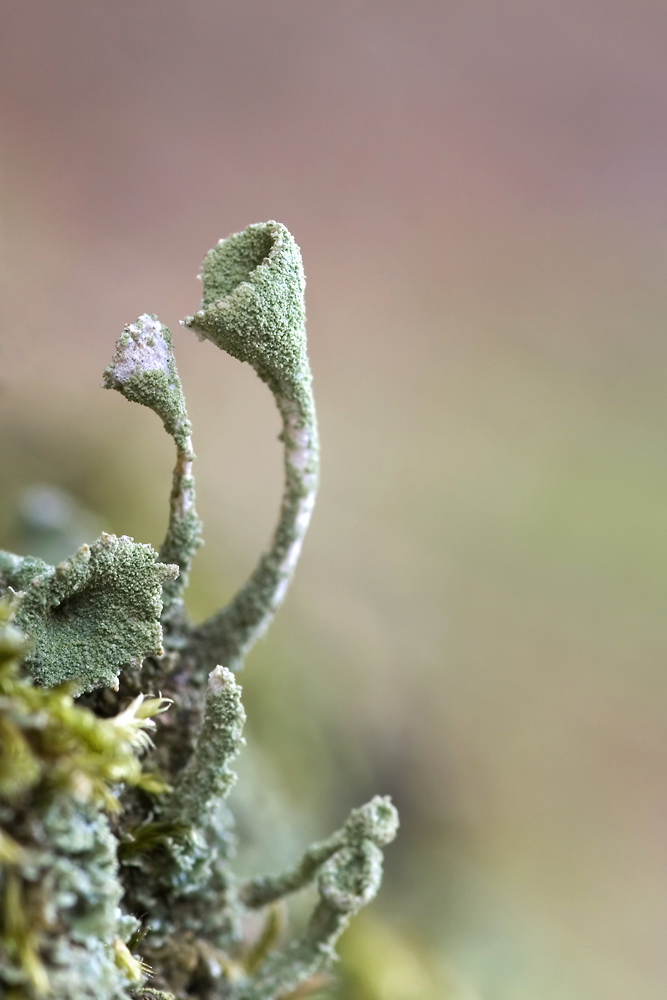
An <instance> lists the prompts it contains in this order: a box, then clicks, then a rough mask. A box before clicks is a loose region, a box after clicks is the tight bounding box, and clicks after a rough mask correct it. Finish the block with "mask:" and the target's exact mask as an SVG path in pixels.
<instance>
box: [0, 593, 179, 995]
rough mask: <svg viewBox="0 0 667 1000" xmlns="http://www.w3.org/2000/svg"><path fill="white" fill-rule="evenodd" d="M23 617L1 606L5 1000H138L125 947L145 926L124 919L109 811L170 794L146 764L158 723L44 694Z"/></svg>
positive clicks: (138, 974) (0, 951)
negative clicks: (128, 793)
mask: <svg viewBox="0 0 667 1000" xmlns="http://www.w3.org/2000/svg"><path fill="white" fill-rule="evenodd" d="M12 611H13V609H12V607H11V605H10V604H9V603H8V602H7V601H4V602H2V603H0V899H1V900H2V914H1V917H0V995H2V996H7V997H8V998H15V1000H18V998H19V997H20V998H22V1000H33V998H34V1000H36V998H38V997H42V996H50V997H57V998H58V1000H127V998H128V997H129V990H130V988H131V987H132V986H133V985H138V984H139V983H141V982H142V980H143V978H144V975H143V971H142V966H141V963H140V961H139V960H138V959H137V958H135V957H133V956H132V955H131V953H130V952H129V950H128V948H127V945H126V944H125V942H126V941H128V940H129V938H130V936H131V935H132V934H133V932H134V931H135V930H136V927H137V921H136V919H135V918H134V917H132V916H131V915H129V914H126V913H124V912H123V911H122V910H121V899H122V896H123V892H124V889H123V886H122V883H121V881H120V879H119V870H118V863H117V858H116V852H117V845H118V842H117V839H116V837H115V836H114V834H113V832H112V829H111V825H110V822H109V819H108V816H107V815H106V812H108V811H109V810H110V811H112V812H115V811H116V810H117V809H118V808H119V803H118V798H117V795H116V789H118V788H119V787H120V785H121V783H126V784H131V785H135V786H137V787H143V788H144V789H145V790H147V791H151V792H160V791H161V792H164V791H165V790H166V788H165V786H164V784H163V783H162V782H160V781H159V780H158V779H156V778H155V777H154V776H151V775H149V774H146V773H144V772H142V769H141V765H140V763H139V761H138V759H137V756H136V750H137V749H141V748H143V749H145V748H146V745H147V744H146V738H145V729H146V727H149V728H150V727H151V726H153V725H154V724H153V723H152V722H151V721H150V719H149V718H148V716H147V714H146V710H147V706H146V705H143V704H142V703H138V704H136V705H134V706H133V708H132V709H131V710H129V711H126V712H125V713H123V715H122V716H121V717H118V718H116V719H108V720H107V719H98V718H97V717H96V716H95V715H93V713H92V712H89V711H88V710H87V709H85V708H81V707H79V706H78V705H76V704H75V703H74V702H73V700H72V698H71V696H70V694H68V693H67V692H66V691H65V690H63V689H57V690H48V689H45V688H38V687H35V686H34V685H33V684H32V682H31V680H30V677H29V675H28V674H27V673H26V672H24V671H23V669H22V667H21V660H22V657H23V655H24V654H25V651H26V648H27V646H26V643H25V640H24V639H23V636H22V635H21V633H20V632H19V631H18V630H17V629H16V628H15V627H14V626H13V625H12V624H11V620H10V619H11V616H12ZM142 701H143V700H142ZM162 707H163V706H162V705H161V704H159V705H158V704H152V705H150V706H148V711H150V710H153V709H154V710H158V711H159V710H160V709H161V708H162ZM141 734H143V738H142V735H141ZM105 810H106V812H105ZM2 848H4V849H2ZM119 955H122V956H124V957H125V961H124V962H121V963H119Z"/></svg>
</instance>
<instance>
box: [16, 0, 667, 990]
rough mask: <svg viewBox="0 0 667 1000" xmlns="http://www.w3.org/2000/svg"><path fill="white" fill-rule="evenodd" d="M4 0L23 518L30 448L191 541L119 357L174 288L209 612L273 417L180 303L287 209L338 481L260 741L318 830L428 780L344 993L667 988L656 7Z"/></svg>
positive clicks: (262, 652)
mask: <svg viewBox="0 0 667 1000" xmlns="http://www.w3.org/2000/svg"><path fill="white" fill-rule="evenodd" d="M0 23H1V25H2V27H1V30H0V114H1V118H2V133H1V147H0V227H1V240H2V245H1V247H0V299H1V307H0V324H1V325H0V330H1V345H0V380H1V384H0V467H1V468H2V478H3V488H2V496H1V501H0V544H3V545H5V546H8V547H11V546H14V545H21V544H23V543H22V542H21V539H20V538H19V540H18V541H17V532H18V533H19V534H20V531H19V529H18V528H17V519H16V518H17V515H16V511H17V504H18V503H19V496H20V494H21V491H22V490H25V488H26V487H29V486H34V485H35V484H38V483H42V484H43V483H48V484H54V485H56V486H58V487H60V488H62V489H64V490H66V491H68V493H69V494H70V495H71V496H72V497H74V498H75V500H76V502H78V503H80V504H82V505H84V506H85V507H86V508H88V509H89V510H90V511H92V515H91V516H92V520H87V521H85V525H86V530H89V531H92V532H93V536H94V533H95V532H96V531H97V530H98V527H99V525H101V526H102V527H104V528H106V529H107V530H110V531H115V532H117V533H127V534H131V535H133V536H135V537H136V538H137V539H138V540H141V541H150V542H153V543H154V544H159V542H160V540H161V537H162V534H163V531H164V528H165V525H166V514H167V495H168V490H169V485H170V474H171V464H172V451H171V447H170V442H169V440H168V439H167V438H166V436H165V435H164V434H163V432H162V430H161V428H160V426H159V421H157V419H156V418H155V416H154V415H153V414H151V413H149V412H148V411H145V410H140V409H139V408H137V407H133V406H131V405H130V404H128V403H127V402H125V401H124V400H122V399H121V398H120V397H119V396H118V395H117V394H113V393H105V392H103V391H102V390H101V388H100V384H101V374H102V370H103V369H104V367H105V365H106V364H107V363H108V361H109V360H110V357H111V354H112V350H113V344H114V341H115V339H116V337H117V336H118V335H119V333H120V332H121V330H122V327H123V325H124V324H125V323H127V322H131V321H133V320H134V319H135V318H136V316H137V315H138V314H139V313H142V312H144V311H148V312H157V313H158V315H159V317H160V319H161V320H162V321H163V322H164V323H166V324H167V325H168V326H170V327H171V328H172V329H173V330H174V332H175V338H176V349H177V357H178V362H179V366H180V370H181V375H182V378H183V381H184V384H185V389H186V393H187V395H188V400H189V405H190V414H191V417H192V419H193V423H194V435H195V446H196V449H197V452H198V456H199V458H198V462H197V474H198V494H199V502H200V511H201V513H202V516H203V518H204V522H205V529H206V538H207V544H206V548H205V549H204V550H202V552H201V554H200V555H199V557H198V561H197V563H196V570H195V572H194V574H193V585H192V588H191V591H190V606H191V610H192V613H193V615H194V616H195V617H197V618H200V617H202V616H204V615H207V614H209V613H210V612H211V611H212V610H214V609H215V608H216V607H218V606H219V604H220V603H221V602H222V601H224V600H226V599H227V598H228V597H229V596H230V595H231V593H232V592H233V590H234V589H235V588H236V586H238V584H239V583H240V582H242V581H243V579H244V578H245V576H246V574H247V573H248V572H249V570H250V569H251V567H252V565H253V564H254V561H255V559H256V557H257V555H258V553H259V551H260V550H261V548H262V546H263V545H264V544H265V542H266V541H267V540H268V537H269V535H270V532H271V530H272V526H273V523H274V519H275V515H276V511H277V506H278V502H279V496H280V489H281V450H280V445H279V444H278V442H277V440H276V435H277V433H278V430H279V425H278V418H277V415H276V413H275V412H274V409H273V404H272V401H271V399H270V396H269V394H268V392H266V390H265V387H264V386H262V385H261V384H260V383H259V381H258V380H257V379H256V378H255V376H254V373H253V372H252V371H251V370H250V368H248V367H247V366H241V365H239V364H238V363H236V362H234V361H232V360H230V359H228V358H226V357H225V356H223V355H221V354H220V353H219V352H217V351H216V350H215V349H214V348H213V347H212V345H210V344H198V343H197V342H196V341H195V339H194V338H193V337H192V336H191V335H190V334H188V333H186V332H185V331H182V330H180V329H179V327H178V320H179V319H180V318H181V317H183V316H184V315H186V314H187V313H191V312H193V311H194V309H196V307H197V305H198V302H199V295H200V285H199V283H198V282H197V281H196V279H195V275H196V274H197V271H198V268H199V263H200V260H201V257H202V255H203V253H204V251H205V250H207V249H208V248H209V247H210V246H211V245H212V244H213V243H214V242H215V241H216V240H217V239H219V238H220V237H224V236H226V235H228V234H229V233H230V232H233V231H235V230H239V229H242V228H244V227H245V226H246V225H247V224H248V223H250V222H258V221H263V220H266V219H270V218H275V219H278V220H280V221H282V222H284V223H285V224H286V225H287V226H288V227H289V229H290V230H291V231H292V232H293V234H294V235H295V237H296V239H297V242H298V243H299V244H300V246H301V248H302V251H303V256H304V260H305V267H306V273H307V277H308V289H307V307H308V316H309V338H310V352H311V359H312V364H313V368H314V372H315V384H316V395H317V398H318V402H319V416H320V423H321V434H322V448H323V477H322V486H321V493H320V500H319V504H318V507H317V509H316V513H315V517H314V520H313V525H312V528H311V532H310V535H309V538H308V540H307V543H306V546H305V550H304V555H303V558H302V561H301V564H300V568H299V572H298V573H297V576H296V581H295V583H294V586H293V588H292V590H291V592H290V595H289V597H288V599H287V602H286V605H285V607H284V609H283V611H282V612H281V614H280V616H279V618H278V620H277V621H276V623H275V624H274V626H273V627H272V629H271V631H270V634H269V636H268V638H267V640H266V641H264V642H263V643H262V644H260V646H259V648H257V649H256V650H255V651H254V652H253V654H252V656H251V658H250V662H249V663H248V666H247V669H246V671H245V673H244V677H243V683H244V687H245V691H246V698H247V707H248V712H249V720H250V721H249V728H250V737H251V743H252V745H253V746H254V747H255V751H256V752H259V753H260V754H262V755H263V756H264V758H265V760H266V761H267V762H268V763H267V765H266V767H265V768H264V774H266V773H267V769H272V770H273V772H274V775H275V777H274V781H275V784H276V785H277V787H278V788H279V789H280V793H281V796H282V797H283V804H284V805H285V804H286V805H285V808H286V809H287V811H288V812H289V813H290V814H291V815H292V816H296V817H298V818H299V821H298V824H296V826H297V827H298V829H297V832H296V833H295V837H296V839H297V841H298V845H301V844H303V843H305V841H306V840H307V838H308V837H309V836H311V835H320V834H324V833H325V832H327V831H328V830H329V828H331V827H332V826H333V825H337V824H338V823H340V821H341V820H342V818H343V817H344V815H345V813H346V810H347V809H348V808H349V807H350V806H351V805H355V804H359V803H360V802H361V801H363V800H364V799H365V798H366V797H368V796H370V795H371V794H373V793H375V792H376V791H379V792H383V793H384V792H386V793H390V794H391V795H393V796H394V799H395V801H396V803H397V805H398V806H399V808H400V811H401V816H402V829H401V834H400V838H399V840H398V841H397V842H396V844H395V845H394V846H393V847H392V848H391V849H390V850H389V851H388V852H387V866H386V867H387V871H386V881H385V886H384V889H383V892H382V894H381V896H380V898H379V899H378V901H377V902H376V903H375V904H373V906H372V907H370V908H369V910H368V911H367V913H366V915H365V916H364V917H363V918H362V919H360V920H359V921H358V924H357V925H356V927H355V928H353V929H352V930H351V931H350V932H349V934H348V936H347V937H346V938H345V939H344V944H343V953H344V960H343V963H342V970H341V976H342V980H341V985H340V986H339V987H336V988H335V989H334V990H333V991H330V993H329V994H327V995H331V996H336V997H340V998H345V1000H534V998H538V997H539V998H540V1000H627V998H629V997H642V1000H658V998H663V997H664V995H665V988H666V987H667V949H665V944H664V941H665V932H666V931H667V903H666V891H665V890H666V888H667V886H666V881H667V880H666V878H665V876H666V874H667V872H666V869H667V852H666V849H665V820H666V819H667V798H666V796H665V778H666V777H667V775H666V770H667V768H666V766H665V750H666V744H667V737H666V733H667V729H666V725H665V723H666V712H665V707H664V702H665V693H666V690H665V689H666V687H667V685H666V682H665V679H664V662H665V653H666V652H667V634H666V631H665V626H664V617H665V616H664V608H665V600H666V599H667V584H666V577H665V564H666V557H667V463H666V458H667V455H666V450H667V403H666V396H665V388H664V387H665V379H666V377H667V342H666V340H665V335H664V331H665V323H666V320H667V295H666V288H665V278H664V274H665V263H666V257H667V194H666V187H665V163H666V159H665V154H666V153H667V149H666V146H667V133H666V131H665V120H666V115H667V74H666V72H665V51H666V48H665V47H666V45H667V8H666V7H665V5H664V3H662V2H660V0H605V2H602V0H584V2H582V0H560V2H559V3H557V4H555V3H548V2H547V0H512V2H509V3H504V4H495V3H491V2H486V3H485V2H480V0H411V2H410V3H408V2H405V0H338V2H336V0H330V2H327V3H325V2H322V0H243V2H229V0H114V2H113V3H105V2H100V0H59V3H57V4H54V3H50V2H47V0H27V2H26V0H3V2H2V4H1V5H0ZM30 496H31V497H32V498H33V500H34V491H33V493H32V494H30ZM63 502H65V501H63ZM95 520H96V524H95V525H93V521H95ZM93 536H91V537H93ZM24 541H25V539H24ZM26 544H27V542H26ZM336 990H337V992H336Z"/></svg>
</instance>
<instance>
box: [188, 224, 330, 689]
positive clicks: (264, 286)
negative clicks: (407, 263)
mask: <svg viewBox="0 0 667 1000" xmlns="http://www.w3.org/2000/svg"><path fill="white" fill-rule="evenodd" d="M201 277H202V280H203V283H204V295H203V301H202V308H201V309H200V310H199V311H198V312H196V313H195V314H194V316H188V317H187V318H186V319H185V320H183V324H184V325H185V326H187V327H189V328H190V329H192V330H194V331H195V333H196V334H197V335H198V336H199V337H200V338H201V339H207V340H210V341H211V342H212V343H214V344H215V345H216V346H217V347H219V348H220V349H221V350H223V351H226V352H227V353H228V354H231V355H232V357H234V358H237V359H238V360H239V361H246V362H248V363H249V364H250V365H252V367H253V368H254V369H255V371H256V372H257V374H258V375H259V377H260V378H261V379H262V381H263V382H265V383H266V384H267V385H268V387H269V388H270V389H271V391H272V393H273V395H274V397H275V400H276V404H277V406H278V410H279V412H280V415H281V417H282V422H283V429H282V434H281V439H282V441H283V443H284V446H285V458H284V468H285V488H284V494H283V501H282V506H281V510H280V517H279V520H278V525H277V528H276V531H275V533H274V537H273V540H272V543H271V545H270V547H269V549H268V550H267V551H266V552H265V553H264V554H263V555H262V557H261V558H260V560H259V562H258V564H257V566H256V568H255V570H254V571H253V573H252V575H251V577H250V579H249V580H248V581H247V583H246V584H245V585H244V586H243V587H242V588H241V589H240V591H239V592H238V594H237V595H236V597H235V598H234V599H233V600H232V601H231V603H230V604H229V605H228V606H227V607H226V608H223V609H222V610H221V611H220V612H218V613H217V614H216V615H214V616H213V617H212V618H210V619H209V620H208V621H207V622H204V623H203V624H202V625H200V626H199V627H198V628H197V629H196V630H195V632H194V635H193V640H192V643H193V648H194V650H195V655H196V657H197V660H198V663H199V667H200V671H208V670H210V669H211V667H212V666H213V665H214V664H215V663H224V664H225V666H228V667H229V668H230V669H232V670H237V669H239V668H240V667H241V665H242V664H243V660H244V658H245V656H246V655H247V653H248V652H249V650H250V648H251V647H252V645H253V643H254V642H255V641H256V639H257V638H258V637H259V636H261V635H262V634H263V633H264V632H265V631H266V629H267V627H268V625H269V623H270V622H271V619H272V618H273V616H274V615H275V613H276V611H277V609H278V607H279V606H280V604H281V603H282V601H283V599H284V596H285V594H286V592H287V588H288V586H289V582H290V580H291V578H292V575H293V573H294V568H295V566H296V563H297V561H298V558H299V555H300V552H301V546H302V543H303V539H304V536H305V533H306V531H307V529H308V525H309V523H310V516H311V514H312V510H313V507H314V504H315V496H316V493H317V486H318V479H319V441H318V434H317V420H316V416H315V402H314V399H313V392H312V376H311V371H310V364H309V361H308V353H307V350H306V312H305V302H304V291H305V277H304V273H303V264H302V262H301V254H300V251H299V248H298V246H297V245H296V243H295V242H294V238H293V237H292V236H291V234H290V233H289V232H288V230H287V229H286V228H285V227H284V226H281V225H280V223H278V222H266V223H263V224H261V225H254V226H248V228H247V229H245V230H244V231H243V232H242V233H234V235H233V236H230V237H229V238H228V239H226V240H220V242H219V243H218V244H217V246H215V247H214V248H213V249H212V250H210V251H209V252H208V253H207V254H206V257H205V258H204V263H203V266H202V274H201Z"/></svg>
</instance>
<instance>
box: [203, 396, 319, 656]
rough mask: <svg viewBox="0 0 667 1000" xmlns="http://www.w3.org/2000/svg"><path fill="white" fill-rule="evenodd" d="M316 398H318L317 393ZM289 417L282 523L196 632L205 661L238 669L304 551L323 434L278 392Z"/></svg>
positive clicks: (279, 600) (285, 418) (311, 415)
mask: <svg viewBox="0 0 667 1000" xmlns="http://www.w3.org/2000/svg"><path fill="white" fill-rule="evenodd" d="M311 399H312V397H311ZM276 403H277V405H278V408H279V410H280V413H281V416H282V419H283V430H282V433H281V438H282V440H283V441H284V445H285V452H284V468H285V485H284V492H283V498H282V504H281V508H280V516H279V519H278V525H277V527H276V530H275V532H274V535H273V539H272V542H271V545H270V547H269V549H268V550H267V551H266V552H264V553H263V555H262V556H261V557H260V559H259V561H258V562H257V565H256V566H255V569H254V570H253V572H252V573H251V575H250V577H249V579H248V580H247V581H246V583H245V584H244V585H243V586H242V587H241V589H240V590H239V591H238V592H237V594H236V595H235V596H234V598H233V599H232V600H231V601H230V603H229V604H228V605H227V606H226V607H225V608H223V609H222V610H221V611H220V612H218V614H216V615H214V616H213V617H212V618H211V619H209V620H208V621H207V622H205V623H204V624H203V625H201V626H199V628H197V629H195V630H194V633H193V639H192V641H193V647H194V649H195V650H196V653H197V655H198V658H201V659H202V662H203V663H204V664H206V663H208V662H210V660H211V658H215V659H219V660H220V661H221V662H223V663H225V664H227V665H228V666H229V667H230V669H232V670H237V669H238V668H239V667H240V666H241V665H242V663H243V660H244V658H245V656H246V654H247V652H248V651H249V649H250V648H251V647H252V645H253V644H254V642H255V641H256V639H258V638H259V637H260V636H261V635H262V634H263V633H264V632H265V631H266V629H267V628H268V626H269V624H270V623H271V620H272V619H273V616H274V615H275V613H276V611H277V610H278V608H279V607H280V605H281V603H282V601H283V599H284V597H285V594H286V592H287V588H288V586H289V584H290V581H291V579H292V575H293V573H294V569H295V567H296V564H297V562H298V559H299V556H300V554H301V548H302V545H303V540H304V538H305V535H306V531H307V530H308V525H309V524H310V518H311V515H312V512H313V507H314V505H315V497H316V494H317V484H318V451H319V447H318V436H317V425H316V423H315V418H314V407H312V406H311V407H310V408H309V410H310V412H309V413H304V412H303V411H302V410H300V409H298V408H297V406H296V405H295V404H294V402H293V401H292V400H288V399H286V398H285V397H280V396H276Z"/></svg>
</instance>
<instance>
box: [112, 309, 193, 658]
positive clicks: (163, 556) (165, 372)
mask: <svg viewBox="0 0 667 1000" xmlns="http://www.w3.org/2000/svg"><path fill="white" fill-rule="evenodd" d="M103 385H104V387H105V388H107V389H116V390H117V391H118V392H120V393H122V395H123V396H125V398H126V399H129V400H132V401H133V402H135V403H141V404H142V405H143V406H147V407H148V408H149V409H151V410H153V412H154V413H157V415H158V416H159V417H160V418H161V420H162V422H163V424H164V427H165V430H166V431H167V433H168V434H170V435H171V437H172V438H173V440H174V443H175V445H176V465H175V468H174V474H173V479H172V489H171V497H170V505H169V524H168V526H167V534H166V536H165V540H164V542H163V543H162V546H161V548H160V561H161V562H164V563H170V564H176V565H177V566H178V568H179V574H178V577H176V578H175V579H172V580H168V581H167V582H166V583H165V584H164V587H163V593H162V599H163V610H162V620H163V624H164V626H165V641H166V643H167V645H174V644H175V641H176V633H177V631H178V630H179V628H180V627H181V626H182V624H183V620H184V618H185V614H184V610H183V592H184V590H185V588H186V587H187V584H188V577H189V574H190V567H191V565H192V558H193V556H194V554H195V552H196V551H197V548H198V547H199V546H200V545H201V521H200V520H199V517H198V515H197V511H196V509H195V483H194V478H193V475H192V463H193V461H194V458H195V454H194V451H193V449H192V436H191V425H190V419H189V417H188V413H187V409H186V406H185V396H184V394H183V387H182V385H181V380H180V377H179V374H178V370H177V368H176V361H175V358H174V350H173V343H172V338H171V333H170V331H169V330H168V328H167V327H166V326H164V325H163V324H162V323H160V321H159V320H158V318H157V316H152V315H149V314H148V313H144V314H143V315H142V316H140V317H139V319H138V320H137V321H136V322H135V323H131V324H129V325H128V326H126V327H125V329H124V330H123V333H122V334H121V336H120V338H119V339H118V341H117V343H116V352H115V354H114V356H113V360H112V362H111V364H110V365H109V366H108V368H106V370H105V372H104V382H103Z"/></svg>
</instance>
